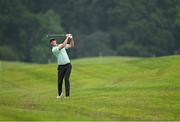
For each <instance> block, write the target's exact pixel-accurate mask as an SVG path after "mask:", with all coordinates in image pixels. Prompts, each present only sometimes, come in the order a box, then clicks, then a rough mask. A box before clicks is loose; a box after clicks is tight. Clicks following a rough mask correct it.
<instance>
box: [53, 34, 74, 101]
mask: <svg viewBox="0 0 180 122" xmlns="http://www.w3.org/2000/svg"><path fill="white" fill-rule="evenodd" d="M56 41H57V40H56V39H55V38H52V39H50V44H51V46H52V53H53V54H54V55H55V56H56V58H57V62H58V95H57V99H59V98H61V96H62V83H63V79H65V91H66V92H65V93H66V94H65V95H66V97H69V96H70V81H69V78H70V74H71V68H72V66H71V63H70V60H69V57H68V55H67V52H66V49H69V48H73V47H74V40H73V37H72V35H71V34H66V35H65V39H64V41H63V43H61V44H59V45H58V44H57V42H56Z"/></svg>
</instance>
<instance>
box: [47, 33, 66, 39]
mask: <svg viewBox="0 0 180 122" xmlns="http://www.w3.org/2000/svg"><path fill="white" fill-rule="evenodd" d="M63 36H66V34H47V35H46V37H47V38H48V37H63Z"/></svg>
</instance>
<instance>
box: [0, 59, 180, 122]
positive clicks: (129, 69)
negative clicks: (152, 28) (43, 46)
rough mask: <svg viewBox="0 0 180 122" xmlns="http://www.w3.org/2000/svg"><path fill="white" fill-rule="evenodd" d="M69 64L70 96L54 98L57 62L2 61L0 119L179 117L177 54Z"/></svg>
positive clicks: (173, 118) (83, 60)
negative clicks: (71, 67)
mask: <svg viewBox="0 0 180 122" xmlns="http://www.w3.org/2000/svg"><path fill="white" fill-rule="evenodd" d="M72 66H73V70H72V74H71V98H70V99H64V98H63V99H61V100H57V99H56V94H57V78H56V76H57V74H56V71H57V67H56V64H48V65H39V64H26V63H16V62H0V120H21V121H23V120H170V121H173V120H180V116H179V115H180V56H169V57H161V58H130V57H103V58H101V59H99V58H84V59H78V60H73V61H72ZM63 88H64V86H63Z"/></svg>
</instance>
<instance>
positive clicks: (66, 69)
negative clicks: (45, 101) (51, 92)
mask: <svg viewBox="0 0 180 122" xmlns="http://www.w3.org/2000/svg"><path fill="white" fill-rule="evenodd" d="M71 68H72V66H71V64H70V63H69V64H65V65H58V94H59V95H61V93H62V84H63V79H65V91H66V96H69V95H70V81H69V78H70V74H71Z"/></svg>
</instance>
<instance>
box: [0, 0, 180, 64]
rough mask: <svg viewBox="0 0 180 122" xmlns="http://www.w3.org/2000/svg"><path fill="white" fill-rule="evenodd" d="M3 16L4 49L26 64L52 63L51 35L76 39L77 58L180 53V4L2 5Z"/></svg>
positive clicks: (6, 0) (120, 0)
mask: <svg viewBox="0 0 180 122" xmlns="http://www.w3.org/2000/svg"><path fill="white" fill-rule="evenodd" d="M0 11H1V12H0V26H1V28H0V44H1V46H6V47H8V46H9V47H12V48H13V50H15V53H17V54H16V55H17V56H18V57H17V59H18V60H21V61H27V62H39V63H40V62H44V63H45V62H46V61H47V60H48V57H49V55H50V53H51V51H50V50H48V47H49V43H48V41H47V39H46V38H45V35H46V34H47V33H72V34H73V35H74V40H75V45H76V47H75V49H73V50H72V51H70V55H71V57H72V58H78V57H86V56H98V55H99V52H102V53H103V55H127V56H130V55H133V56H152V55H153V56H154V55H155V56H162V55H172V54H174V53H180V46H179V45H180V43H179V39H180V37H179V31H180V14H179V13H180V2H179V0H135V1H134V0H105V1H103V0H54V1H53V2H52V1H50V0H38V1H35V0H13V1H10V0H0ZM102 34H104V35H102ZM102 40H104V41H102ZM62 41H63V39H61V40H60V42H62ZM60 42H59V43H60ZM42 43H46V44H42ZM41 44H42V46H41V48H42V49H41V50H44V51H45V52H46V53H47V52H48V51H49V52H50V53H49V54H44V55H46V56H45V57H46V58H42V59H44V60H45V61H40V60H41V59H38V58H40V57H39V56H37V57H35V56H36V54H34V53H35V52H36V51H37V48H38V47H39V46H40V45H41ZM34 46H35V47H34ZM36 46H37V47H36ZM94 46H96V48H94ZM35 50H36V51H35ZM87 50H91V51H90V52H88V51H87ZM1 53H3V52H1ZM1 59H4V58H2V57H1ZM35 59H36V60H35Z"/></svg>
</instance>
